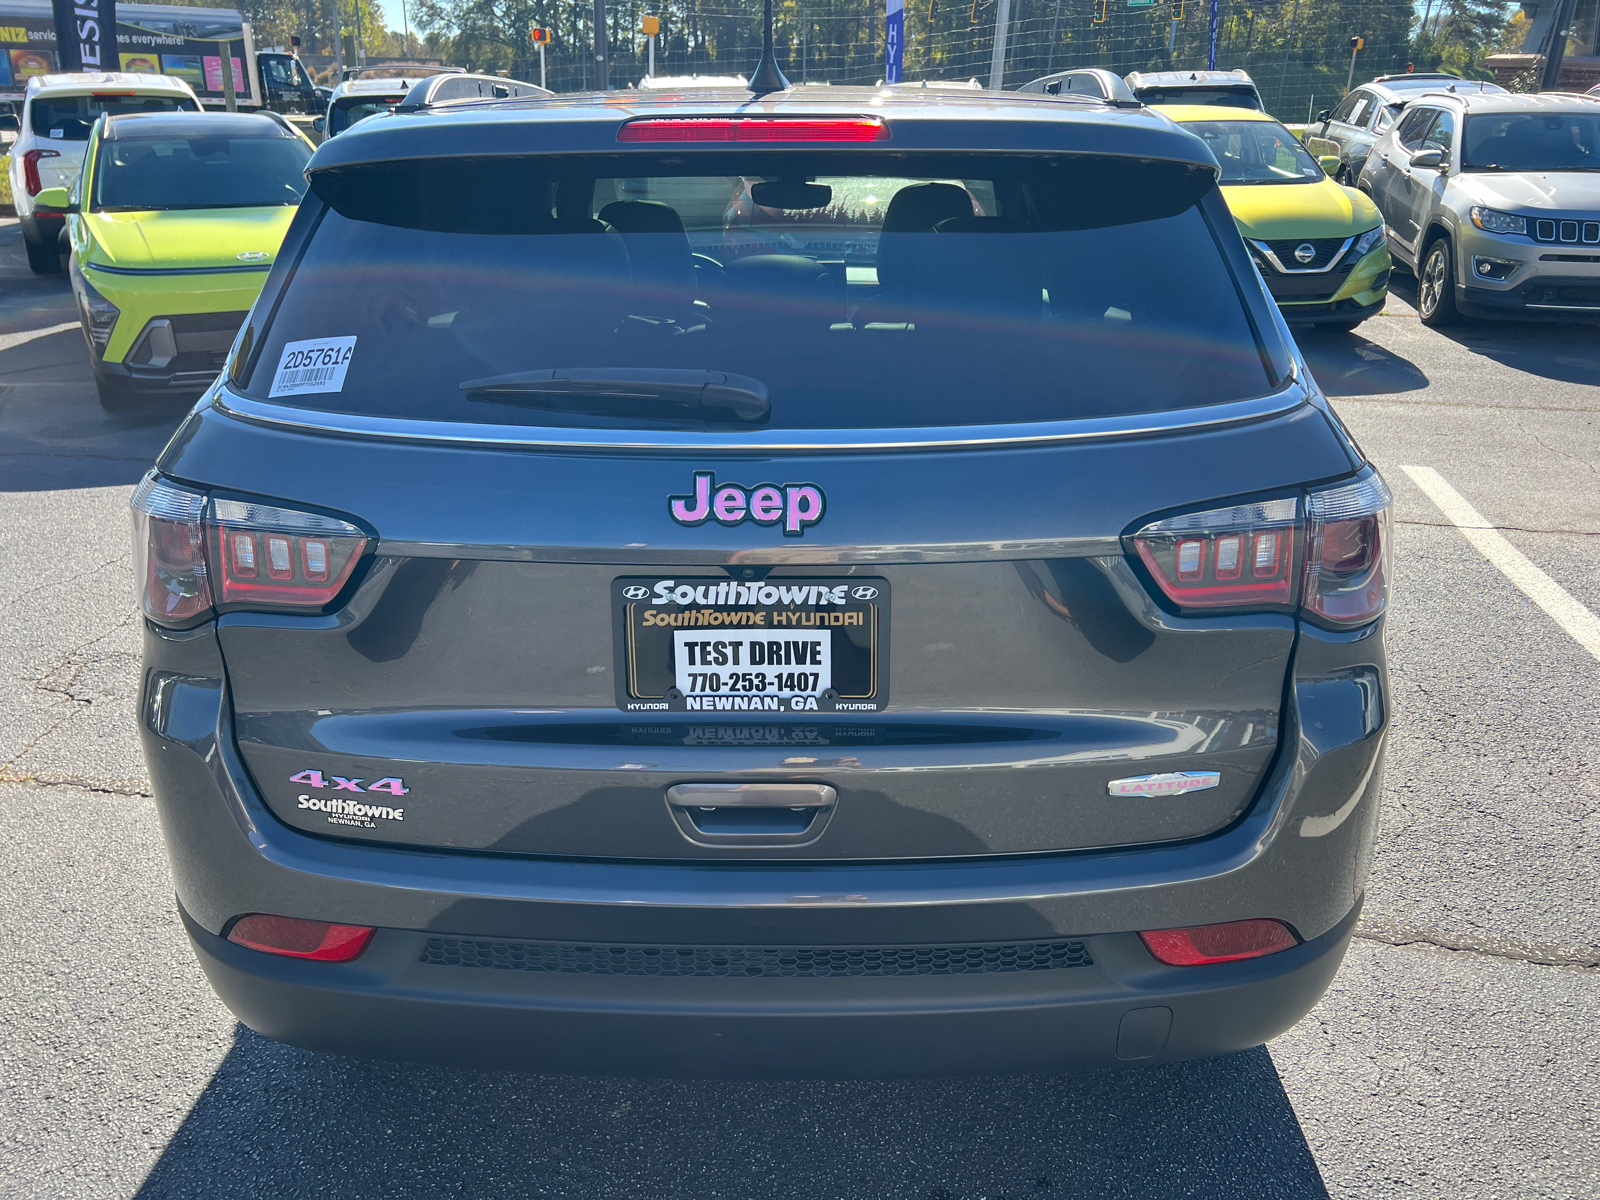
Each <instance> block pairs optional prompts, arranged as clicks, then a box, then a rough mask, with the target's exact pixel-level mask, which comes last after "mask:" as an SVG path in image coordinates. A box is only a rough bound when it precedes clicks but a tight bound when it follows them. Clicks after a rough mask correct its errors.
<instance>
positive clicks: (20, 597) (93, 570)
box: [0, 456, 132, 608]
mask: <svg viewBox="0 0 1600 1200" xmlns="http://www.w3.org/2000/svg"><path fill="white" fill-rule="evenodd" d="M0 457H3V456H0ZM131 556H132V551H127V552H125V553H122V554H119V555H117V556H116V557H115V558H109V559H107V560H106V561H105V562H103V563H100V564H99V565H98V566H94V567H90V568H89V569H88V570H87V571H80V572H79V573H78V574H76V575H73V576H70V577H69V578H66V579H57V580H54V581H52V582H50V583H41V584H40V585H39V586H38V587H33V588H29V589H28V590H27V591H25V592H19V593H18V594H17V595H15V596H13V597H12V598H11V599H9V600H7V601H6V602H5V604H4V605H3V606H0V607H3V608H10V607H11V606H12V605H13V604H21V603H22V602H23V601H24V600H26V599H27V598H28V597H29V596H36V595H38V594H39V593H40V592H48V591H49V590H50V589H51V588H58V587H65V586H66V585H67V584H69V583H77V582H78V581H79V580H80V579H87V578H89V576H91V575H98V574H99V573H100V572H101V571H104V570H105V569H106V568H107V567H114V566H116V565H117V564H118V563H120V562H125V561H127V559H128V558H130V557H131Z"/></svg>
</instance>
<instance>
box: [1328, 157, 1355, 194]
mask: <svg viewBox="0 0 1600 1200" xmlns="http://www.w3.org/2000/svg"><path fill="white" fill-rule="evenodd" d="M1333 181H1334V182H1335V183H1339V184H1343V185H1344V186H1345V187H1348V188H1353V187H1355V185H1356V177H1355V176H1354V175H1353V174H1351V172H1350V164H1349V163H1346V164H1345V165H1344V166H1342V167H1340V168H1339V173H1338V174H1337V175H1335V176H1334V177H1333Z"/></svg>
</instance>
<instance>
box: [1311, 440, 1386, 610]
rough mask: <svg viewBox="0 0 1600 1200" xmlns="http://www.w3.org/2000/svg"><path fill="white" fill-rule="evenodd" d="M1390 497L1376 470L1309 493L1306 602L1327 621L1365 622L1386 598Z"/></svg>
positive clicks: (1384, 602) (1384, 603)
mask: <svg viewBox="0 0 1600 1200" xmlns="http://www.w3.org/2000/svg"><path fill="white" fill-rule="evenodd" d="M1392 499H1393V498H1392V497H1391V496H1390V494H1389V488H1388V485H1386V484H1385V483H1384V482H1383V479H1382V477H1381V476H1379V475H1378V473H1377V472H1373V473H1372V474H1370V475H1368V476H1366V477H1365V478H1362V479H1358V480H1356V482H1354V483H1351V484H1347V485H1345V486H1344V487H1336V488H1329V489H1327V490H1326V491H1321V492H1312V493H1311V497H1310V504H1309V505H1308V508H1309V510H1310V520H1309V522H1308V525H1307V530H1306V582H1305V600H1304V601H1303V603H1304V606H1305V609H1306V611H1307V612H1309V613H1311V614H1313V615H1315V616H1316V617H1318V618H1320V619H1321V620H1322V621H1323V622H1324V623H1326V624H1330V625H1342V626H1351V625H1364V624H1365V623H1366V622H1368V621H1370V620H1372V619H1373V618H1374V617H1376V616H1377V615H1378V614H1379V613H1381V612H1382V611H1383V609H1384V606H1385V605H1386V604H1388V602H1389V557H1390V549H1389V540H1390V533H1391V526H1390V513H1391V511H1392V509H1391V504H1392Z"/></svg>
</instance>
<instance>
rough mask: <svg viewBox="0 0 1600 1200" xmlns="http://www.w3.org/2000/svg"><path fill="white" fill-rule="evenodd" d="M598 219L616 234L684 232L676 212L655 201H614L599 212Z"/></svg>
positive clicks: (668, 206)
mask: <svg viewBox="0 0 1600 1200" xmlns="http://www.w3.org/2000/svg"><path fill="white" fill-rule="evenodd" d="M600 219H601V220H602V221H604V222H605V223H606V224H607V225H609V226H611V228H613V229H615V230H616V231H617V232H618V233H683V232H684V229H683V218H682V217H680V216H679V215H678V210H677V209H675V208H673V207H672V206H671V205H670V204H662V203H660V202H659V201H656V200H615V201H613V202H612V203H610V204H608V205H606V206H605V207H604V208H602V209H601V210H600Z"/></svg>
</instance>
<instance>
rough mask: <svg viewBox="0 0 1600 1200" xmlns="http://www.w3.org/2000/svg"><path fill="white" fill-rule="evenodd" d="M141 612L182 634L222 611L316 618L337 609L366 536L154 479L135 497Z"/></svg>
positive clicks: (342, 525)
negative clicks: (305, 613) (301, 613)
mask: <svg viewBox="0 0 1600 1200" xmlns="http://www.w3.org/2000/svg"><path fill="white" fill-rule="evenodd" d="M132 507H133V546H134V555H135V559H136V566H137V570H138V579H139V592H140V606H141V607H142V608H143V609H144V613H145V615H146V616H148V617H149V618H150V619H151V620H152V621H155V622H156V623H157V624H160V625H168V626H171V627H174V628H180V627H182V626H185V625H193V624H194V623H196V622H197V621H199V620H202V619H204V618H205V617H208V616H210V615H211V613H212V610H213V608H215V607H217V606H222V607H224V608H229V607H238V608H275V609H289V610H294V609H301V610H306V609H310V610H316V609H321V608H324V607H326V606H327V605H328V604H330V603H332V601H333V600H334V598H335V597H336V596H337V595H338V594H339V592H340V590H341V589H342V588H343V587H344V585H345V584H346V583H347V582H348V581H349V579H350V576H351V574H352V573H353V572H354V571H355V569H356V566H357V564H358V563H359V562H360V561H361V555H362V554H363V552H364V551H365V550H366V548H367V545H368V542H369V539H368V537H367V534H366V533H365V532H364V531H363V530H361V529H359V528H357V527H356V526H354V525H352V524H350V523H349V522H348V521H341V520H339V519H338V518H337V517H329V516H324V515H323V514H322V513H309V512H300V511H298V510H295V509H290V508H279V507H277V506H276V505H270V504H258V503H255V502H253V501H246V500H224V499H215V500H210V501H208V500H207V499H206V497H205V495H204V494H203V493H201V492H197V491H193V490H191V489H189V488H185V487H181V486H179V485H177V484H174V483H170V482H168V481H167V480H164V479H161V478H159V477H157V476H156V474H155V473H154V472H151V473H150V474H149V475H147V476H146V477H145V480H144V482H143V483H142V484H140V485H139V489H138V491H136V492H135V493H134V495H133V506H132Z"/></svg>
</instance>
